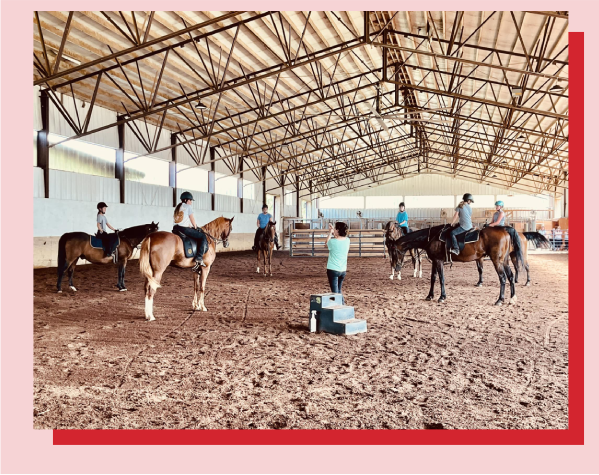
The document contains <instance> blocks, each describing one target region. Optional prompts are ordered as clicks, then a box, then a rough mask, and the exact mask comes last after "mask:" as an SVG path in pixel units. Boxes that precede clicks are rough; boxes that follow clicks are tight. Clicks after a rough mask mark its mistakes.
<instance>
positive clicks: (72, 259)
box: [56, 221, 158, 293]
mask: <svg viewBox="0 0 599 475" xmlns="http://www.w3.org/2000/svg"><path fill="white" fill-rule="evenodd" d="M155 231H158V223H156V224H154V221H152V223H151V224H142V225H141V226H134V227H132V228H127V229H124V230H123V231H120V232H119V237H120V239H121V242H120V244H119V246H118V248H117V252H118V257H119V259H118V261H119V272H118V282H117V285H116V286H117V287H118V288H119V290H120V291H121V292H122V291H125V290H127V288H126V287H125V268H126V267H127V261H128V260H129V259H130V258H131V256H132V255H133V250H134V249H135V248H136V247H137V246H138V245H139V243H140V242H141V241H142V240H143V239H144V238H145V237H146V236H147V235H149V234H150V233H153V232H155ZM90 238H91V236H90V235H89V234H87V233H82V232H74V233H66V234H63V235H62V236H60V240H59V241H58V268H57V271H58V281H57V283H56V288H57V290H58V293H61V292H62V278H63V275H64V271H65V270H68V275H69V288H70V289H71V290H72V291H73V292H76V291H77V289H76V288H75V286H74V285H73V274H74V273H75V266H76V265H77V261H78V260H79V258H81V259H85V260H87V261H89V262H91V263H92V264H112V256H108V257H105V256H104V250H103V249H98V248H95V247H92V246H91V242H90Z"/></svg>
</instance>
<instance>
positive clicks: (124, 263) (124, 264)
mask: <svg viewBox="0 0 599 475" xmlns="http://www.w3.org/2000/svg"><path fill="white" fill-rule="evenodd" d="M126 268H127V259H124V260H122V261H121V264H120V265H119V283H118V284H117V287H118V288H119V290H120V291H121V292H124V291H125V290H127V287H126V286H125V269H126Z"/></svg>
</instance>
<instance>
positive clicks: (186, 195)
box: [180, 191, 195, 201]
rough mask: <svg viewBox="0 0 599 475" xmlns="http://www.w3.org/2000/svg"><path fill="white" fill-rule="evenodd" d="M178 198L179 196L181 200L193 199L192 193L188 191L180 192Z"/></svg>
mask: <svg viewBox="0 0 599 475" xmlns="http://www.w3.org/2000/svg"><path fill="white" fill-rule="evenodd" d="M180 198H181V201H187V200H191V201H195V200H194V199H193V195H192V194H191V193H190V192H189V191H184V192H183V193H181V196H180Z"/></svg>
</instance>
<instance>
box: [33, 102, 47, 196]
mask: <svg viewBox="0 0 599 475" xmlns="http://www.w3.org/2000/svg"><path fill="white" fill-rule="evenodd" d="M40 103H41V108H42V130H38V132H37V143H36V146H37V166H38V167H40V168H41V169H42V170H43V171H44V196H45V197H46V198H50V147H48V134H49V133H50V98H49V97H48V93H47V92H46V91H41V97H40Z"/></svg>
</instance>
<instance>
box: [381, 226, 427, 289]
mask: <svg viewBox="0 0 599 475" xmlns="http://www.w3.org/2000/svg"><path fill="white" fill-rule="evenodd" d="M411 232H414V231H413V230H412V229H408V230H407V231H406V230H405V228H402V227H401V226H399V225H397V221H389V222H388V223H387V224H386V225H385V245H386V246H387V251H388V252H389V257H390V263H391V276H390V277H389V278H390V279H391V280H393V276H394V275H395V272H397V280H401V266H400V262H399V253H398V252H397V247H396V241H397V240H398V239H399V238H400V237H401V236H402V234H403V235H405V234H406V233H411ZM410 255H411V256H412V265H413V266H414V277H416V275H417V273H418V271H420V275H419V277H422V259H421V257H420V251H419V250H416V256H414V250H413V249H410Z"/></svg>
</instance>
